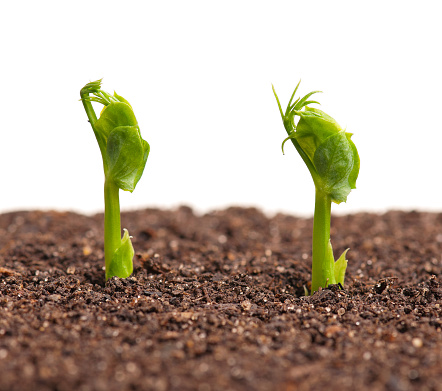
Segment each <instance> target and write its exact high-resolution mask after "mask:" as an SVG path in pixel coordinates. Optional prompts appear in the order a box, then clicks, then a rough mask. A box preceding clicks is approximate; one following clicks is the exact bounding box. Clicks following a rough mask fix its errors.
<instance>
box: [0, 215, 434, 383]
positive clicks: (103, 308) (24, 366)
mask: <svg viewBox="0 0 442 391" xmlns="http://www.w3.org/2000/svg"><path fill="white" fill-rule="evenodd" d="M122 224H123V226H124V227H125V228H127V229H128V230H129V232H130V234H131V235H132V236H133V245H134V248H135V254H136V255H135V259H134V273H133V275H132V276H131V277H129V278H127V279H118V278H115V277H114V278H112V279H110V280H109V281H107V282H105V280H104V270H103V266H104V260H103V215H95V216H83V215H79V214H75V213H68V212H66V213H60V212H42V211H28V212H14V213H6V214H2V215H0V391H16V390H17V391H26V390H37V391H67V390H76V391H114V390H115V391H116V390H118V391H124V390H156V391H166V390H174V391H175V390H176V391H187V390H196V391H229V390H232V391H233V390H256V391H272V390H281V391H295V390H339V391H345V390H358V391H365V390H370V391H373V390H391V391H406V390H423V391H424V390H431V391H440V390H442V318H441V312H442V308H441V306H442V282H441V271H442V258H441V254H442V213H420V212H419V213H418V212H400V211H391V212H388V213H385V214H382V215H378V214H368V213H360V214H355V215H348V216H333V218H332V228H331V236H332V244H333V247H334V249H335V255H337V256H338V255H340V254H341V253H342V251H344V250H345V249H346V248H347V247H350V251H349V252H348V255H347V258H348V260H349V265H348V269H347V277H346V281H345V286H344V289H343V290H341V289H339V287H337V286H331V287H330V288H329V289H324V290H322V291H320V292H317V293H315V294H314V295H313V296H305V295H304V290H305V287H306V286H308V283H309V280H310V278H311V275H310V269H311V239H312V238H311V234H312V219H303V218H296V217H293V216H288V215H282V214H279V215H276V216H274V217H267V216H265V215H264V214H263V213H261V212H260V211H259V210H256V209H252V208H250V209H245V208H229V209H226V210H221V211H214V212H212V213H208V214H205V215H203V216H199V215H196V214H195V213H194V212H193V211H192V210H191V209H190V208H188V207H181V208H179V209H177V210H157V209H146V210H140V211H133V212H126V213H123V214H122Z"/></svg>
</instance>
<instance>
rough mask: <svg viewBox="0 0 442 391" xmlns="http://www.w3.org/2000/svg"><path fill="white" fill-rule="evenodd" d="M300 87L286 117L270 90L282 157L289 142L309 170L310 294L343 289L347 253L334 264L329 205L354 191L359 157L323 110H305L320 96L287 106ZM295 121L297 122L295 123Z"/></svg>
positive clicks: (300, 99)
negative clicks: (334, 287) (279, 121)
mask: <svg viewBox="0 0 442 391" xmlns="http://www.w3.org/2000/svg"><path fill="white" fill-rule="evenodd" d="M299 83H300V82H299ZM299 83H298V85H297V86H296V88H295V91H294V92H293V94H292V97H291V98H290V101H289V103H288V105H287V109H286V111H285V113H284V112H283V111H282V108H281V104H280V102H279V99H278V96H277V95H276V92H275V89H274V88H273V93H274V94H275V98H276V101H277V103H278V107H279V111H280V113H281V117H282V121H283V124H284V127H285V129H286V131H287V134H288V137H287V138H286V139H285V140H284V141H283V143H282V149H283V152H284V144H285V143H286V141H288V140H291V141H292V143H293V145H294V146H295V148H296V150H297V151H298V153H299V155H300V156H301V158H302V160H303V161H304V163H305V164H306V166H307V168H308V169H309V171H310V174H311V176H312V179H313V182H314V184H315V188H316V196H315V214H314V222H313V245H312V250H313V260H312V292H315V291H317V290H318V289H319V288H320V287H322V288H325V287H327V286H328V285H329V284H341V285H344V277H345V270H346V268H347V260H346V259H345V255H346V253H347V251H348V250H345V251H344V253H343V254H342V255H341V256H340V257H339V259H338V260H337V261H336V262H335V260H334V257H333V249H332V246H331V242H330V217H331V202H332V201H333V202H335V203H336V204H339V203H341V202H345V201H347V196H348V195H349V194H350V192H351V190H352V189H355V188H356V179H357V177H358V174H359V155H358V151H357V149H356V146H355V145H354V143H353V141H351V136H352V134H351V133H347V132H345V131H344V130H343V129H342V128H341V127H340V126H339V124H338V123H337V122H336V121H335V120H334V119H333V118H332V117H330V116H329V115H328V114H326V113H324V112H323V111H322V110H319V109H315V108H310V107H308V105H310V104H315V103H316V104H319V103H318V102H316V101H314V100H309V98H310V96H312V95H313V94H315V93H317V92H320V91H313V92H310V93H309V94H307V95H305V96H304V97H303V98H298V99H296V100H295V101H294V102H292V101H293V98H294V97H295V94H296V91H297V90H298V87H299ZM272 87H273V86H272ZM296 117H299V121H298V122H296V121H295V119H296Z"/></svg>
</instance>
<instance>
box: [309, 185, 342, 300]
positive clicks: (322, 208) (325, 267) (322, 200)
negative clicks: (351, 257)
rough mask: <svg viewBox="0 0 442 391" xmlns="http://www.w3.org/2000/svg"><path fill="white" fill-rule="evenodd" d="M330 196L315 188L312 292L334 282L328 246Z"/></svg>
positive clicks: (331, 258)
mask: <svg viewBox="0 0 442 391" xmlns="http://www.w3.org/2000/svg"><path fill="white" fill-rule="evenodd" d="M330 220H331V199H330V196H328V195H327V194H325V193H323V192H322V191H320V190H318V189H316V197H315V215H314V220H313V249H312V250H313V261H312V293H313V292H316V291H317V290H318V289H319V287H322V288H325V287H327V285H329V284H335V283H336V281H335V275H334V266H335V265H334V258H333V252H332V251H331V247H330Z"/></svg>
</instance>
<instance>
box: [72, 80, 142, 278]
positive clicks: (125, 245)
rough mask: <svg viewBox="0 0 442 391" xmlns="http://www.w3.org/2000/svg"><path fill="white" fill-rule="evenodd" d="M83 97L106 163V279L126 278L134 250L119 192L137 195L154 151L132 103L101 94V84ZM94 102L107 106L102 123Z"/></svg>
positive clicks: (86, 88) (91, 85)
mask: <svg viewBox="0 0 442 391" xmlns="http://www.w3.org/2000/svg"><path fill="white" fill-rule="evenodd" d="M80 96H81V101H82V102H83V106H84V109H85V110H86V114H87V117H88V119H89V122H90V124H91V126H92V129H93V131H94V133H95V138H96V139H97V142H98V146H99V148H100V152H101V157H102V159H103V169H104V258H105V266H106V279H108V278H110V277H113V276H117V277H120V278H126V277H129V276H130V275H131V274H132V271H133V264H132V260H133V256H134V249H133V246H132V242H131V240H130V239H131V237H130V236H129V232H128V231H127V230H126V229H125V230H124V235H123V237H121V223H120V201H119V190H120V189H122V190H126V191H130V192H132V191H134V189H135V186H136V185H137V183H138V181H139V180H140V178H141V175H143V171H144V167H145V165H146V161H147V156H148V155H149V151H150V147H149V144H148V143H147V142H146V141H145V140H143V139H142V138H141V134H140V128H139V127H138V122H137V120H136V118H135V114H134V112H133V109H132V106H131V105H130V103H129V102H128V101H127V100H126V99H124V98H123V97H121V96H119V95H118V94H117V93H114V94H113V95H110V94H108V93H107V92H105V91H103V90H101V80H97V81H94V82H91V83H88V84H86V85H85V86H84V87H83V88H82V89H81V91H80ZM92 102H98V103H101V104H102V105H104V108H103V110H102V111H101V114H100V118H98V119H97V116H96V114H95V111H94V109H93V107H92Z"/></svg>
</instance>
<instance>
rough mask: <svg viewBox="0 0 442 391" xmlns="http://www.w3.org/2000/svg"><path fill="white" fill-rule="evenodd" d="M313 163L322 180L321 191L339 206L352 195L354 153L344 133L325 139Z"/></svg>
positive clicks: (316, 152) (317, 150)
mask: <svg viewBox="0 0 442 391" xmlns="http://www.w3.org/2000/svg"><path fill="white" fill-rule="evenodd" d="M313 163H314V165H315V167H316V170H317V172H318V174H319V177H320V178H321V184H320V186H321V190H322V191H323V192H324V193H325V194H328V195H330V197H331V199H332V201H334V202H336V203H337V204H339V203H341V202H345V201H346V200H347V196H348V194H350V191H351V186H350V184H349V176H350V173H351V172H352V170H353V164H354V160H353V151H352V149H351V146H350V143H349V142H348V140H347V137H346V136H345V134H344V132H343V131H341V132H339V133H335V134H333V135H332V136H330V137H328V138H327V139H325V141H324V142H323V143H321V144H320V145H319V146H318V148H317V149H316V151H315V155H314V158H313Z"/></svg>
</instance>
